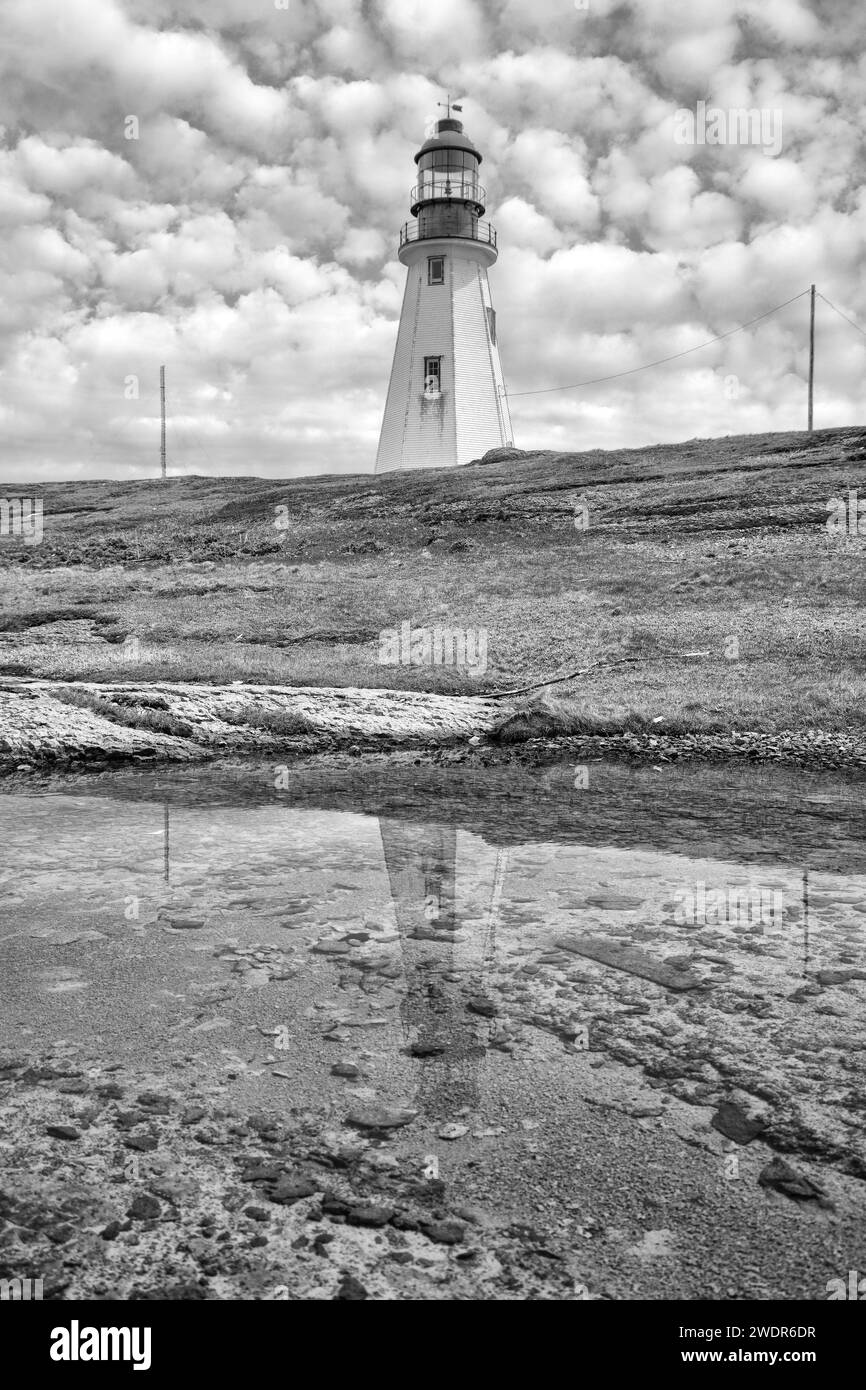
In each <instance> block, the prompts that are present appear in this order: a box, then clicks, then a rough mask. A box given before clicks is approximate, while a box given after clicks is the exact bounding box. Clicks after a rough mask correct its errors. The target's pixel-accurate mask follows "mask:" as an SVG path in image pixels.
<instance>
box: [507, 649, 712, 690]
mask: <svg viewBox="0 0 866 1390" xmlns="http://www.w3.org/2000/svg"><path fill="white" fill-rule="evenodd" d="M657 656H678V657H683V658H685V657H696V656H712V652H673V651H669V650H667V648H662V649H661V650H660V651H657V652H653V654H652V656H620V657H617V659H616V661H594V662H593V664H592V665H591V666H582V667H581V668H580V669H579V670H577V671H567V672H566V673H565V675H564V676H551V678H550V680H547V681H535V682H534V683H533V684H532V685H521V686H518V687H517V688H516V689H515V690H485V692H484V698H485V700H501V699H504V698H505V696H507V695H526V694H528V693H529V691H530V690H543V689H545V688H546V687H547V686H548V685H561V684H562V682H563V681H572V680H575V679H576V677H577V676H588V675H589V673H590V672H591V671H601V670H607V669H609V668H610V667H612V666H625V665H633V664H634V663H635V662H638V661H652V660H654V658H655V657H657Z"/></svg>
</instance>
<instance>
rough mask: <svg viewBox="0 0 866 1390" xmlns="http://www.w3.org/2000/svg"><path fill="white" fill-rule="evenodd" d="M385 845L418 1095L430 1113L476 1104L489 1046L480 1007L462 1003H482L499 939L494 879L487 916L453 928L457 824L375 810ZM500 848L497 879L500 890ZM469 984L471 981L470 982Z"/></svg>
mask: <svg viewBox="0 0 866 1390" xmlns="http://www.w3.org/2000/svg"><path fill="white" fill-rule="evenodd" d="M379 826H380V830H381V835H382V848H383V850H384V854H385V864H386V867H387V870H388V882H389V885H390V891H391V898H392V902H393V905H394V910H395V914H396V920H397V929H398V931H399V933H400V950H401V954H402V961H403V982H404V983H403V998H402V1002H401V1006H400V1014H401V1019H402V1023H403V1032H404V1037H405V1039H406V1043H407V1046H408V1047H409V1049H410V1050H411V1052H412V1054H413V1055H414V1056H415V1057H417V1058H418V1059H419V1061H420V1081H419V1084H418V1092H417V1097H416V1101H417V1104H418V1106H419V1108H420V1109H421V1110H423V1111H424V1113H426V1114H427V1115H429V1116H431V1118H437V1119H438V1118H441V1117H444V1116H446V1115H447V1116H451V1117H453V1115H454V1114H455V1113H457V1112H459V1111H460V1110H461V1109H464V1108H466V1109H469V1110H472V1109H474V1108H475V1107H476V1106H477V1104H478V1100H479V1095H480V1077H479V1070H480V1066H481V1063H482V1060H483V1058H484V1056H485V1052H486V1047H485V1044H484V1043H483V1042H482V1040H481V1037H480V1027H482V1026H483V1027H484V1028H485V1032H486V1031H489V1025H488V1024H487V1021H486V1020H485V1019H484V1017H483V1014H482V1015H480V1016H479V1015H478V1014H473V1013H472V1012H470V1011H469V1010H468V1009H467V996H469V997H472V996H476V998H477V1001H478V1002H477V1004H476V1007H478V1008H483V990H484V980H485V974H486V971H487V969H488V968H489V966H490V964H491V962H492V957H493V953H494V950H495V941H496V906H497V898H498V892H497V889H496V887H495V886H494V892H493V894H492V896H491V904H490V907H489V909H488V911H487V913H486V916H485V917H484V918H483V919H481V920H480V921H479V922H477V923H476V924H475V927H474V930H473V931H471V932H470V933H467V932H466V931H465V926H467V925H469V924H464V930H461V931H458V926H459V923H458V920H457V912H456V901H455V887H456V859H457V831H456V829H455V828H454V827H453V826H448V825H430V824H426V825H418V824H407V823H406V822H404V821H398V820H390V819H386V818H385V817H380V819H379ZM504 854H505V852H504V851H503V852H502V853H501V854H500V856H499V858H498V859H497V871H496V879H495V884H498V885H499V889H500V891H501V876H502V873H503V871H504V862H505V860H504ZM467 977H468V978H467ZM467 986H468V987H469V988H467Z"/></svg>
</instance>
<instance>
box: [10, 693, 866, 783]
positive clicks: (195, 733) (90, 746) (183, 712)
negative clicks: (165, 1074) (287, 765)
mask: <svg viewBox="0 0 866 1390" xmlns="http://www.w3.org/2000/svg"><path fill="white" fill-rule="evenodd" d="M568 722H569V721H568V720H567V719H566V721H565V725H566V727H567V726H568ZM664 724H665V721H664V719H663V718H662V717H659V718H658V719H657V720H655V721H654V722H653V724H652V725H651V726H650V727H649V728H647V729H643V730H637V731H636V730H630V729H624V730H621V731H619V732H614V733H587V734H570V733H563V732H562V731H561V729H562V725H563V721H562V720H561V718H560V713H559V709H558V706H557V703H556V698H555V697H551V696H550V695H549V694H548V693H547V692H536V693H530V694H528V695H525V696H518V697H510V698H505V699H494V698H491V697H489V696H471V695H463V696H461V695H439V694H435V693H432V692H428V691H414V690H358V689H353V688H345V689H343V688H340V689H327V688H324V689H323V688H313V687H306V688H305V687H294V686H267V685H249V684H243V683H241V682H235V683H233V684H232V685H229V686H205V685H196V684H184V683H177V684H173V683H167V682H163V683H141V682H117V683H113V684H100V683H95V682H63V681H34V680H25V679H19V678H9V677H7V678H6V679H5V680H2V679H0V773H2V772H9V771H15V770H19V771H25V772H26V771H29V770H31V769H32V768H33V767H42V768H52V767H60V768H78V767H82V766H86V767H91V768H101V767H105V766H108V765H111V764H119V763H124V762H129V763H146V762H150V761H154V762H158V761H170V762H189V761H201V760H204V759H208V758H213V757H216V756H222V755H225V754H227V753H261V752H262V751H265V750H269V751H273V752H279V750H281V749H282V750H284V751H290V752H293V753H295V754H297V753H311V752H327V751H330V750H333V749H336V748H341V747H342V748H355V749H356V750H357V751H360V749H361V748H362V747H366V748H372V749H376V748H378V749H382V748H389V747H401V746H403V747H405V746H407V745H408V746H413V745H414V746H418V747H419V748H428V749H429V748H435V747H437V746H442V745H447V744H461V743H462V744H464V745H467V746H470V747H471V748H477V747H478V745H480V744H482V743H485V744H486V746H487V747H490V748H496V747H497V746H502V745H505V744H507V745H512V746H513V745H519V744H524V743H526V744H529V745H530V746H531V747H533V746H534V747H538V745H539V743H544V744H545V745H546V746H548V747H562V748H568V749H569V750H572V751H574V753H575V756H582V755H583V754H586V755H587V756H590V757H593V758H599V757H601V758H603V757H609V756H618V757H635V758H639V759H642V760H647V759H650V760H653V761H657V762H659V763H666V762H672V761H677V760H683V761H685V760H702V761H707V760H728V759H736V760H738V761H747V762H753V763H774V762H775V763H789V764H792V765H806V766H813V767H827V768H842V769H852V768H863V767H866V737H864V736H863V734H862V733H860V732H859V730H852V731H849V732H840V731H834V730H827V729H822V728H811V729H810V728H807V729H778V730H775V731H773V732H769V731H766V730H759V729H754V730H746V731H741V730H731V731H730V732H728V733H717V732H716V733H698V732H693V733H689V732H683V731H681V730H680V731H676V732H671V733H667V732H665V729H664Z"/></svg>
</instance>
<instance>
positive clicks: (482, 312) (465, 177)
mask: <svg viewBox="0 0 866 1390" xmlns="http://www.w3.org/2000/svg"><path fill="white" fill-rule="evenodd" d="M453 109H454V110H461V108H460V107H454V108H453ZM451 112H452V107H451V105H450V102H449V104H448V106H447V113H448V114H447V116H446V117H445V119H444V120H440V121H437V122H436V123H435V129H434V133H433V134H432V135H431V136H430V138H429V139H428V140H425V141H424V144H423V145H422V146H421V148H420V150H419V151H418V153H417V154H416V155H415V163H416V164H417V166H418V173H417V182H416V184H415V187H414V188H413V189H412V193H411V195H410V207H411V212H412V220H411V221H409V222H406V223H404V225H403V227H402V228H401V230H400V248H399V251H398V255H399V257H400V260H401V261H402V263H403V265H405V267H406V271H407V274H406V289H405V292H404V295H403V308H402V311H401V313H400V327H399V330H398V333H397V347H396V349H395V352H394V362H393V365H392V367H391V381H390V384H389V386H388V397H387V400H386V403H385V415H384V419H383V421H382V432H381V435H380V437H379V452H378V454H377V457H376V472H377V473H386V472H390V471H392V470H393V469H407V468H447V467H450V465H452V464H455V463H469V461H470V460H471V459H474V458H479V457H480V456H481V455H482V454H484V453H485V452H486V451H487V450H488V449H493V448H496V447H497V446H499V445H505V444H510V443H511V442H512V436H511V420H510V417H509V414H508V402H507V399H506V396H505V382H504V379H503V376H502V364H501V362H500V360H499V345H498V342H497V331H496V314H495V311H494V308H493V300H492V299H491V296H490V285H489V282H488V279H487V270H488V267H489V266H491V265H493V264H494V262H495V261H496V258H497V255H498V252H497V248H496V232H495V231H494V229H493V227H492V226H491V224H490V223H489V222H485V221H484V220H483V218H484V212H485V199H486V197H487V194H486V191H485V189H484V188H483V187H482V185H481V183H480V182H479V178H478V170H479V166H480V164H481V155H480V154H479V152H478V150H477V149H476V148H475V146H474V145H473V143H472V141H471V140H470V139H469V137H468V136H467V135H465V134H464V132H463V124H462V122H461V121H458V120H456V119H455V118H454V117H453V116H452V114H451Z"/></svg>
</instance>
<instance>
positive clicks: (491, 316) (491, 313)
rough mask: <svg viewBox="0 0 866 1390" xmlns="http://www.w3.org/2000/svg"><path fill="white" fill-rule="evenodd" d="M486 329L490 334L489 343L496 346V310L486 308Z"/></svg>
mask: <svg viewBox="0 0 866 1390" xmlns="http://www.w3.org/2000/svg"><path fill="white" fill-rule="evenodd" d="M487 328H488V330H489V332H490V341H491V343H492V344H493V346H494V347H495V346H496V310H495V309H491V308H490V307H489V306H488V309H487Z"/></svg>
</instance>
